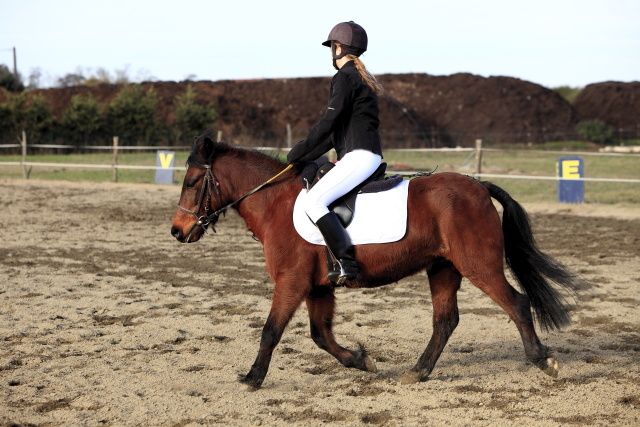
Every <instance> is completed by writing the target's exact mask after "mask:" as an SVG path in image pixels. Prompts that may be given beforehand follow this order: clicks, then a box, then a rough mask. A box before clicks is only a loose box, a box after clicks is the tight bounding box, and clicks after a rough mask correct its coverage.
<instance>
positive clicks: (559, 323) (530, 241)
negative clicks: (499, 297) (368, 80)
mask: <svg viewBox="0 0 640 427" xmlns="http://www.w3.org/2000/svg"><path fill="white" fill-rule="evenodd" d="M482 184H483V185H484V186H485V187H486V188H487V189H488V190H489V194H491V197H493V198H494V199H496V200H497V201H499V202H500V204H501V205H502V207H503V208H504V212H503V214H502V233H503V234H504V252H505V258H506V260H507V265H508V266H509V268H510V269H511V271H512V272H513V274H514V276H515V277H516V279H517V280H518V283H520V286H521V287H522V289H523V290H524V292H525V293H526V294H527V296H528V297H529V301H530V302H531V307H532V308H533V312H534V314H535V317H536V319H537V320H538V323H539V324H540V325H541V326H542V327H543V328H545V329H547V330H550V329H560V328H561V327H563V326H567V325H568V324H569V323H570V321H571V319H570V317H569V312H568V310H567V307H566V303H565V301H564V299H563V298H562V296H561V295H560V294H559V293H558V291H556V290H555V289H554V288H553V287H552V286H551V284H550V283H549V281H551V282H554V283H556V284H558V285H560V286H562V287H564V288H567V289H569V290H571V291H575V290H577V288H578V285H579V282H580V281H579V279H578V278H577V277H576V276H575V275H574V274H572V273H571V272H570V271H569V270H568V269H567V268H566V267H565V266H564V265H562V264H561V263H560V262H558V261H556V260H555V259H553V258H552V257H550V256H549V255H547V254H545V253H543V252H541V251H540V249H538V247H537V246H536V242H535V239H534V238H533V233H532V232H531V225H530V224H529V217H528V215H527V213H526V212H525V210H524V209H523V208H522V206H520V204H519V203H518V202H516V201H515V200H513V198H512V197H511V196H510V195H509V193H507V192H506V191H505V190H503V189H502V188H500V187H498V186H497V185H494V184H492V183H490V182H482Z"/></svg>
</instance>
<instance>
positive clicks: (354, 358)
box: [307, 286, 376, 372]
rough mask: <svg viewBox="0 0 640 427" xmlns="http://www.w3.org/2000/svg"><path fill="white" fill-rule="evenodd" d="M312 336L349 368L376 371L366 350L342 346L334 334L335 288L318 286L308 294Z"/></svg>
mask: <svg viewBox="0 0 640 427" xmlns="http://www.w3.org/2000/svg"><path fill="white" fill-rule="evenodd" d="M307 308H308V310H309V323H310V326H311V338H313V341H314V342H315V343H316V344H317V345H318V347H320V348H321V349H323V350H325V351H327V352H328V353H329V354H331V355H332V356H333V357H335V358H336V359H338V361H339V362H340V363H342V364H343V365H344V366H346V367H348V368H356V369H361V370H363V371H370V372H376V365H375V364H374V362H373V360H371V358H370V357H369V356H367V353H366V351H365V350H364V349H363V348H360V349H358V350H356V351H353V350H349V349H346V348H344V347H342V346H340V345H339V344H338V343H337V342H336V339H335V337H334V335H333V330H332V327H333V313H334V309H335V296H334V294H333V288H331V287H329V286H317V287H315V288H313V289H312V290H311V292H310V293H309V295H308V296H307Z"/></svg>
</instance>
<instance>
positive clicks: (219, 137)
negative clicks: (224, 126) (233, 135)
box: [216, 130, 222, 142]
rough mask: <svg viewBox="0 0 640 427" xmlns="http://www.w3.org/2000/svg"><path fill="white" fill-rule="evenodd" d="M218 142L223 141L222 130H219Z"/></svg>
mask: <svg viewBox="0 0 640 427" xmlns="http://www.w3.org/2000/svg"><path fill="white" fill-rule="evenodd" d="M216 142H222V131H221V130H219V131H218V136H217V137H216Z"/></svg>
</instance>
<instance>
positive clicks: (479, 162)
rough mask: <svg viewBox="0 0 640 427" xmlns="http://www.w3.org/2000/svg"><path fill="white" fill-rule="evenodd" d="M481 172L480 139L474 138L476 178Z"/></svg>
mask: <svg viewBox="0 0 640 427" xmlns="http://www.w3.org/2000/svg"><path fill="white" fill-rule="evenodd" d="M481 173H482V139H480V138H478V139H476V178H480V174H481Z"/></svg>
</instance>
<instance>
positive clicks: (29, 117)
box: [7, 93, 55, 143]
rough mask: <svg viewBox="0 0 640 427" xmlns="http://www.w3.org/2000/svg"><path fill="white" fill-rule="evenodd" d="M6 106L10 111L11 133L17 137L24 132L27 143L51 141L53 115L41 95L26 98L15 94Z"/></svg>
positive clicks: (24, 95)
mask: <svg viewBox="0 0 640 427" xmlns="http://www.w3.org/2000/svg"><path fill="white" fill-rule="evenodd" d="M7 106H8V107H9V109H10V110H11V112H10V116H11V124H12V130H11V131H10V132H11V133H14V134H15V135H16V136H17V135H18V133H19V132H21V131H22V130H24V131H26V132H27V137H28V139H29V143H41V142H44V141H46V140H51V139H52V137H53V135H52V130H53V128H54V125H55V123H54V119H53V114H51V108H50V107H49V104H48V103H47V101H46V100H45V99H44V97H43V96H42V95H39V94H38V95H35V96H32V97H28V96H27V94H26V93H19V94H15V95H13V96H11V97H10V98H9V100H8V102H7Z"/></svg>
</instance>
